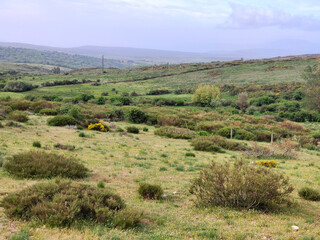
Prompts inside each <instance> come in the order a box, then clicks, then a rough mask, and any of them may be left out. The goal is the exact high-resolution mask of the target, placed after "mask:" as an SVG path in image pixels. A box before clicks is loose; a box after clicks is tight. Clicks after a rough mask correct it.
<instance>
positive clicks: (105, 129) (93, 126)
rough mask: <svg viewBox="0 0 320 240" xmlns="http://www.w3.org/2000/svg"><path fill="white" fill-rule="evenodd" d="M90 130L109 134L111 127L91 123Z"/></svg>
mask: <svg viewBox="0 0 320 240" xmlns="http://www.w3.org/2000/svg"><path fill="white" fill-rule="evenodd" d="M88 129H89V130H95V131H100V132H108V131H110V127H109V126H107V125H103V124H102V123H100V122H99V123H90V124H89V126H88Z"/></svg>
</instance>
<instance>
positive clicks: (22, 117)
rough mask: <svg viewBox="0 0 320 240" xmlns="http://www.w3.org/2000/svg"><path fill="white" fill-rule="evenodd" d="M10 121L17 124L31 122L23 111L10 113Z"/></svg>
mask: <svg viewBox="0 0 320 240" xmlns="http://www.w3.org/2000/svg"><path fill="white" fill-rule="evenodd" d="M8 119H9V120H13V121H17V122H27V121H28V120H29V118H28V116H27V114H25V113H24V112H21V111H13V112H11V113H9V115H8Z"/></svg>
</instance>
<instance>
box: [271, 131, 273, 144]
mask: <svg viewBox="0 0 320 240" xmlns="http://www.w3.org/2000/svg"><path fill="white" fill-rule="evenodd" d="M271 143H273V133H271Z"/></svg>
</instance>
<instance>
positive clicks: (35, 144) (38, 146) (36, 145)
mask: <svg viewBox="0 0 320 240" xmlns="http://www.w3.org/2000/svg"><path fill="white" fill-rule="evenodd" d="M32 146H33V147H36V148H41V143H40V142H39V141H35V142H33V143H32Z"/></svg>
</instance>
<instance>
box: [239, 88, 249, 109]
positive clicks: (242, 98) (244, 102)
mask: <svg viewBox="0 0 320 240" xmlns="http://www.w3.org/2000/svg"><path fill="white" fill-rule="evenodd" d="M237 106H238V107H239V108H240V110H241V111H242V112H244V111H245V110H246V109H247V108H248V107H249V106H250V103H249V101H248V93H246V92H242V93H240V94H239V95H238V99H237Z"/></svg>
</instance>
